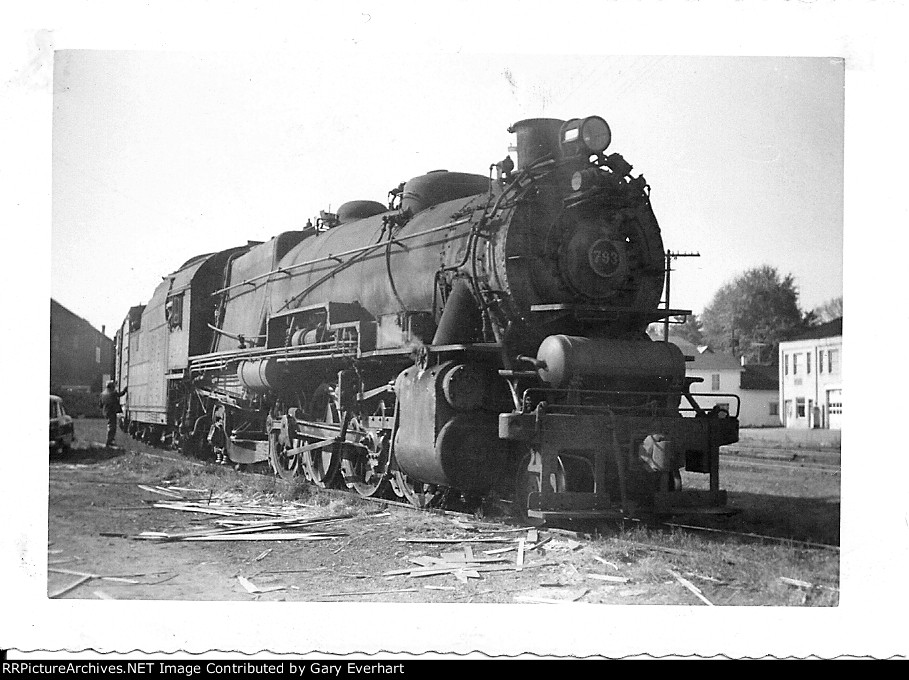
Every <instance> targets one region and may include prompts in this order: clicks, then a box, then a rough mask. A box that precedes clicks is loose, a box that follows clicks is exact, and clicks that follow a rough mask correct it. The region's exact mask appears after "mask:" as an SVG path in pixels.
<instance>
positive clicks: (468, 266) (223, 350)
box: [117, 116, 738, 520]
mask: <svg viewBox="0 0 909 680" xmlns="http://www.w3.org/2000/svg"><path fill="white" fill-rule="evenodd" d="M509 131H511V132H513V133H515V134H516V143H517V164H516V165H515V164H514V163H512V161H511V159H510V158H506V159H505V160H504V161H502V162H500V163H495V164H492V165H490V168H489V175H488V176H487V175H474V174H465V173H455V172H447V171H436V172H430V173H428V174H426V175H423V176H420V177H416V178H414V179H411V180H410V181H407V182H405V183H403V184H401V185H400V186H398V187H396V188H395V189H393V190H392V191H391V192H389V198H390V202H389V203H388V204H383V203H379V202H375V201H363V200H359V201H352V202H350V203H345V204H344V205H342V206H341V207H340V208H339V209H338V210H337V212H336V213H326V212H323V213H321V214H320V217H319V219H318V220H317V221H316V224H315V225H311V224H308V225H307V227H306V228H305V229H303V230H300V231H290V232H285V233H282V234H280V235H279V236H277V237H275V238H273V239H271V240H269V241H267V242H262V243H249V244H247V245H244V246H241V247H237V248H233V249H230V250H225V251H222V252H217V253H210V254H206V255H200V256H198V257H194V258H192V259H191V260H189V261H188V262H186V263H185V264H184V265H183V266H182V267H180V268H179V269H178V270H177V271H175V272H174V273H172V274H170V275H169V276H167V277H166V278H165V279H164V280H163V281H162V283H161V284H160V285H159V286H158V288H157V289H156V290H155V293H154V295H153V296H152V298H151V300H150V301H149V302H148V304H147V305H144V306H138V307H134V308H132V309H131V310H130V312H129V314H128V316H127V318H126V319H125V321H124V323H123V325H122V327H121V329H120V331H119V332H118V337H117V351H118V381H119V388H120V389H124V388H126V389H127V395H126V397H125V399H124V401H125V403H124V416H123V426H124V428H125V429H127V430H128V431H129V432H130V433H131V434H133V435H134V436H137V437H142V438H144V439H146V440H148V441H151V442H164V443H166V444H168V445H173V446H180V447H181V448H182V449H183V450H184V451H185V452H187V453H193V454H196V455H205V454H206V447H207V443H206V434H207V433H208V432H209V429H210V427H211V425H212V423H213V421H214V419H215V418H216V417H217V416H220V422H222V423H223V424H224V428H225V434H226V440H227V451H226V453H227V455H228V456H229V458H230V459H231V460H232V461H234V462H235V463H241V464H243V463H245V464H249V463H256V462H262V461H265V460H267V461H269V463H270V465H271V467H272V468H273V469H274V471H275V472H276V473H277V474H279V475H281V476H282V477H291V476H294V475H305V476H306V478H307V479H309V480H310V481H312V482H313V483H315V484H317V485H320V486H330V485H340V486H347V487H348V488H351V489H353V490H355V491H356V492H357V493H359V494H361V495H364V496H377V495H383V494H396V495H397V496H399V497H404V498H406V499H408V500H409V501H410V502H411V503H413V504H414V505H416V506H421V507H422V506H426V505H428V504H432V503H439V502H441V501H442V500H443V499H445V498H452V497H454V496H456V497H458V498H459V499H467V500H468V501H474V502H476V501H479V500H480V499H482V498H483V497H485V496H488V495H490V494H495V495H496V496H497V497H499V498H503V499H507V500H510V501H512V502H513V503H514V507H515V509H516V512H517V514H518V515H519V516H522V517H526V518H532V519H535V520H544V519H546V518H552V517H559V516H571V517H586V516H608V515H613V514H615V513H633V512H635V511H637V510H642V509H644V510H660V509H671V508H674V507H679V506H690V505H692V504H698V505H701V504H714V505H717V504H722V503H724V502H725V498H724V493H723V492H722V491H720V489H719V475H718V456H719V446H720V445H723V444H728V443H732V442H734V441H736V440H737V437H738V421H737V419H736V418H735V417H732V416H730V415H729V414H728V413H726V412H725V411H717V410H707V409H705V408H703V407H702V406H701V405H699V402H698V399H697V395H695V394H692V392H691V385H692V382H694V381H693V380H692V379H688V378H686V377H685V357H684V356H683V355H682V353H681V351H680V350H679V349H678V348H677V347H676V346H675V345H673V344H671V343H669V342H660V341H652V340H651V339H650V338H649V337H648V335H647V334H646V332H645V331H646V328H647V326H648V324H650V323H652V322H654V321H659V320H663V319H668V318H669V317H672V316H677V315H679V314H684V313H685V312H684V311H682V310H674V309H670V308H669V301H668V300H663V299H662V295H663V289H664V282H665V280H666V275H667V271H666V270H667V265H666V262H667V260H666V256H665V253H664V251H663V243H662V239H661V237H660V229H659V226H658V224H657V221H656V219H655V217H654V214H653V211H652V209H651V205H650V200H649V186H648V185H647V184H646V182H645V180H644V178H643V177H640V176H638V177H633V176H632V175H631V174H630V173H631V169H632V167H631V165H629V164H628V163H627V162H626V161H625V160H624V159H623V158H622V156H620V155H619V154H617V153H611V154H607V153H606V149H607V148H608V146H609V144H610V138H611V134H610V130H609V126H608V125H607V123H606V122H605V121H604V120H603V119H602V118H599V117H596V116H593V117H588V118H584V119H573V120H569V121H562V120H555V119H531V120H524V121H521V122H519V123H516V124H515V125H514V126H513V127H512V128H510V129H509ZM713 396H715V395H713ZM733 398H734V397H733ZM681 468H685V469H686V470H689V471H693V472H701V473H706V474H708V475H709V480H710V483H709V490H701V491H694V490H689V489H686V490H682V489H681V475H680V472H679V471H680V469H681Z"/></svg>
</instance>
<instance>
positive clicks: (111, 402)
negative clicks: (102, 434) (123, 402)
mask: <svg viewBox="0 0 909 680" xmlns="http://www.w3.org/2000/svg"><path fill="white" fill-rule="evenodd" d="M124 394H126V390H125V389H124V390H122V391H121V392H117V387H116V385H114V381H113V380H111V381H110V382H108V383H107V387H105V388H104V391H103V392H102V393H101V398H100V400H99V401H98V405H99V406H100V407H101V410H102V411H103V412H104V417H105V418H107V443H106V444H105V446H113V445H114V440H115V439H116V437H117V414H119V413H122V412H123V409H122V408H121V407H120V397H122V396H123V395H124Z"/></svg>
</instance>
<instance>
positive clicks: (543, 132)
mask: <svg viewBox="0 0 909 680" xmlns="http://www.w3.org/2000/svg"><path fill="white" fill-rule="evenodd" d="M564 123H565V121H564V120H559V119H558V118H527V119H526V120H519V121H518V122H517V123H515V124H514V125H512V126H511V127H510V128H508V131H509V132H513V133H514V134H515V135H517V151H518V162H517V168H516V170H523V169H524V168H526V167H527V166H528V165H530V164H531V163H534V162H535V161H538V160H540V159H541V158H543V157H544V156H548V155H550V154H552V157H553V158H556V159H557V158H558V157H559V130H561V129H562V125H563V124H564Z"/></svg>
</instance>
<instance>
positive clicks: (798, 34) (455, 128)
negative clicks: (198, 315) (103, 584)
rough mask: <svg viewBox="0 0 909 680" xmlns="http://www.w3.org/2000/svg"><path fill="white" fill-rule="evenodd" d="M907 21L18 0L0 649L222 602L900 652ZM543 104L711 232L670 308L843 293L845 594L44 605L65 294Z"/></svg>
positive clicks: (667, 639) (463, 632) (143, 639)
mask: <svg viewBox="0 0 909 680" xmlns="http://www.w3.org/2000/svg"><path fill="white" fill-rule="evenodd" d="M907 19H909V7H907V6H906V5H905V3H902V2H898V1H897V0H876V1H870V0H852V1H851V2H835V1H830V0H814V1H806V2H784V1H782V0H779V1H777V0H739V1H736V2H728V1H727V0H701V1H700V2H675V3H668V2H658V1H654V0H634V1H630V2H625V1H624V0H615V1H613V2H609V1H608V0H598V1H589V0H575V2H572V3H561V4H555V3H547V2H530V1H529V0H525V1H524V2H513V1H512V0H497V1H496V2H488V1H479V0H460V1H457V0H456V1H453V2H447V3H426V2H403V1H398V0H385V1H383V2H369V1H367V0H350V1H348V2H344V3H336V2H294V3H287V2H283V1H281V0H273V1H272V2H252V1H250V2H241V1H238V0H220V1H218V2H214V1H211V0H181V1H180V2H174V1H171V0H159V1H156V2H154V3H149V2H145V1H141V2H140V1H139V0H119V1H118V2H108V1H106V0H93V1H92V2H87V1H82V2H71V1H70V2H53V1H51V0H34V1H33V2H31V3H11V4H10V5H9V7H6V8H5V9H4V21H3V22H2V24H0V66H2V69H3V70H2V72H0V152H2V153H0V187H2V188H0V208H2V212H0V223H2V224H3V226H4V235H5V237H6V238H5V245H6V249H5V254H6V258H5V266H4V277H5V278H4V283H5V285H4V286H2V287H0V301H2V305H3V306H2V309H3V312H4V313H3V314H2V315H0V324H2V331H0V338H2V342H3V349H4V355H3V356H4V359H5V362H4V377H5V378H6V384H7V387H8V389H7V390H6V395H7V401H6V403H4V406H5V407H6V408H5V410H4V412H5V413H6V414H7V421H6V422H7V424H8V427H7V428H6V430H5V437H4V440H3V444H4V459H3V460H4V461H5V465H6V467H5V468H4V469H5V471H7V472H8V473H10V472H11V473H12V474H5V475H4V476H3V481H2V482H0V485H2V487H0V488H2V492H0V516H3V517H5V518H8V519H9V521H8V522H7V525H6V529H5V530H4V531H3V532H0V576H2V577H3V578H4V583H5V585H6V590H5V591H4V592H5V593H6V594H7V595H8V599H9V608H10V610H11V611H16V612H17V616H16V617H5V618H2V617H0V647H2V646H15V647H17V648H20V649H63V648H66V649H69V648H75V649H84V648H85V647H87V646H93V647H94V648H96V649H102V650H110V649H120V650H123V649H134V648H135V647H136V646H137V644H139V645H141V647H142V648H144V649H151V650H156V649H157V650H175V649H194V650H197V651H198V650H204V649H211V648H215V647H216V646H217V642H218V635H217V633H218V631H217V630H216V627H214V626H207V625H205V623H204V622H211V621H230V622H232V623H233V624H235V625H243V626H246V627H247V628H248V629H249V630H250V646H249V648H248V649H247V650H246V651H255V650H257V649H263V648H270V649H284V650H287V649H294V650H297V649H299V648H300V646H301V645H315V646H314V647H310V648H309V649H317V650H318V649H321V650H328V651H331V650H333V649H335V647H334V645H336V644H338V641H341V642H343V643H344V644H345V645H346V647H345V648H346V649H350V646H351V645H356V647H357V648H358V649H361V650H364V651H367V652H373V653H374V652H378V651H381V650H389V649H391V650H402V651H408V650H418V651H419V650H427V649H429V650H433V649H443V650H457V651H461V652H469V651H472V650H475V649H482V650H483V651H495V652H503V650H506V652H507V651H508V650H510V653H514V650H515V649H517V650H519V651H520V650H527V651H533V652H534V653H549V654H556V655H563V654H589V653H601V654H605V655H608V656H612V657H620V656H623V655H626V654H635V653H642V652H646V653H650V654H656V655H663V654H691V653H696V652H700V653H702V654H707V655H712V654H727V655H730V656H733V657H740V656H762V655H765V654H768V653H771V654H776V655H778V656H782V655H786V654H794V655H796V656H804V655H806V654H818V655H821V656H828V657H829V656H836V655H841V654H863V655H872V656H874V655H876V656H887V655H890V654H893V653H895V651H897V650H898V651H899V652H901V653H903V654H907V653H909V650H907V648H906V638H905V633H904V628H905V626H903V625H901V622H902V620H903V619H904V614H905V611H906V610H907V608H909V590H907V589H906V588H905V587H904V585H903V584H904V581H905V573H906V565H907V564H909V507H907V500H906V494H905V489H904V488H903V487H904V486H905V479H907V477H909V459H907V457H906V456H904V455H900V453H901V451H902V448H901V444H900V442H901V439H900V437H899V436H898V435H897V436H894V427H893V425H892V421H893V420H896V421H897V428H896V432H897V433H898V432H899V429H898V421H899V419H900V417H901V415H902V412H901V410H900V405H901V404H902V403H903V402H904V401H905V398H904V394H903V392H904V390H905V387H904V386H905V384H906V380H907V378H909V375H907V371H906V367H905V365H904V362H902V360H901V358H900V357H901V356H902V354H901V351H900V346H899V343H900V342H901V339H902V338H903V337H906V331H907V330H909V329H907V328H906V326H907V324H906V321H907V320H909V314H907V313H906V311H905V309H904V308H903V307H901V306H900V304H899V300H900V299H901V298H902V296H903V291H904V290H905V280H904V279H905V270H906V267H905V264H904V260H905V253H906V252H907V246H909V243H907V240H909V239H907V235H906V234H907V230H906V225H907V224H909V204H907V201H906V200H905V191H906V189H905V188H906V186H907V183H906V179H907V178H906V172H905V169H904V165H905V161H904V159H905V157H906V152H907V150H909V143H907V141H909V137H907V136H909V126H907V125H906V124H905V121H906V120H907V119H909V108H907V104H906V98H905V85H904V83H906V82H909V78H907V76H909V68H907V67H909V50H907V47H906V40H905V26H906V25H907ZM743 57H745V58H743ZM755 57H756V58H755ZM843 60H845V61H843ZM844 79H845V96H844V89H843V84H844ZM844 110H845V114H844ZM541 115H543V116H553V117H580V116H586V115H601V116H603V117H604V118H605V119H606V120H607V121H609V123H610V125H611V127H612V132H613V144H612V146H611V147H610V148H611V150H612V151H616V152H619V153H621V154H623V155H624V156H625V157H626V158H627V160H628V161H629V162H630V163H632V164H633V165H634V169H635V173H643V174H644V176H645V177H646V178H647V180H648V182H649V183H650V185H651V186H652V201H653V205H654V210H655V212H656V215H657V218H658V219H659V221H660V224H661V227H662V230H663V238H664V243H665V246H666V247H667V248H670V249H672V250H676V251H696V252H699V253H700V254H701V257H700V258H686V259H683V260H680V261H679V262H678V263H677V270H676V272H674V276H673V284H672V287H673V298H672V303H673V307H683V308H690V309H694V310H695V311H699V310H700V309H702V308H703V306H704V305H705V304H707V302H709V299H710V296H711V295H712V294H713V292H714V291H715V290H716V289H717V288H719V287H720V286H721V285H722V284H723V283H725V282H726V281H727V280H728V279H730V278H731V277H733V276H735V275H736V274H737V273H739V272H740V271H742V270H743V269H745V268H747V267H750V266H756V265H761V264H770V265H773V266H776V267H777V268H778V269H779V270H780V271H781V272H782V273H791V274H792V275H793V277H794V279H795V281H796V283H797V285H798V286H799V289H800V293H801V300H800V301H801V305H802V308H803V309H808V308H811V307H813V306H814V305H817V304H820V303H822V302H824V301H826V300H828V299H830V298H832V297H836V296H838V295H839V294H841V293H842V294H843V296H844V299H845V306H846V307H847V308H848V309H849V319H848V320H847V321H846V324H845V329H846V330H845V335H844V356H845V360H844V362H843V374H844V384H845V385H846V392H847V394H848V396H847V403H848V404H849V405H848V409H847V413H846V414H845V415H844V418H845V422H846V426H845V427H844V430H843V434H842V436H843V452H844V455H843V468H842V471H843V476H842V513H843V514H842V527H841V528H842V545H843V549H842V552H841V553H840V555H839V558H840V566H841V569H842V584H841V591H842V598H841V603H840V606H839V607H836V608H831V609H830V610H829V611H802V610H800V609H798V608H767V607H760V608H723V609H722V611H716V610H713V611H707V610H705V609H703V608H688V607H676V608H663V607H646V608H642V607H622V608H621V609H620V610H616V609H615V608H608V610H607V611H606V615H604V612H603V610H602V609H600V608H581V607H578V608H569V607H566V608H550V609H548V610H547V611H546V617H545V619H543V618H541V617H538V616H526V615H525V614H526V611H527V610H526V609H523V608H519V609H515V608H513V607H501V608H491V609H490V608H486V607H483V606H482V605H476V606H475V607H477V608H474V606H471V607H454V608H451V609H449V608H445V610H444V613H443V615H441V616H440V615H439V611H437V610H435V609H433V610H431V611H428V612H427V611H425V610H424V611H420V612H418V613H415V612H414V610H413V609H410V608H406V607H405V608H398V607H394V606H391V605H382V606H381V607H378V606H377V607H374V608H370V607H365V606H364V607H359V606H354V605H351V606H350V607H349V608H348V607H341V606H339V605H325V606H324V607H322V606H318V605H311V606H306V607H301V608H293V609H292V610H287V608H284V609H281V608H280V605H279V604H278V605H276V607H275V608H271V607H269V606H268V605H264V606H259V605H263V603H256V604H255V605H253V604H250V605H248V606H246V605H244V604H243V603H230V604H229V605H223V606H222V605H219V604H217V603H184V604H185V606H184V605H181V604H175V603H138V602H135V603H115V604H116V605H117V606H116V608H113V607H112V608H110V609H104V610H99V609H98V608H97V607H94V606H92V605H95V604H97V603H92V602H77V601H66V602H53V603H48V601H47V600H46V572H45V560H46V550H47V545H46V541H47V533H46V532H47V516H46V512H47V503H46V493H47V474H48V467H47V465H46V464H45V461H46V459H45V458H44V448H43V447H44V444H43V439H40V438H38V439H36V434H35V433H41V432H43V429H44V427H45V424H44V423H45V421H44V419H43V413H44V406H43V404H44V403H46V401H45V400H46V386H47V372H46V371H47V370H48V366H47V356H48V353H49V337H48V335H49V334H48V333H47V330H46V329H47V314H48V303H47V300H48V297H51V296H53V297H55V298H56V299H57V300H58V301H59V302H61V303H62V304H64V305H65V306H67V307H68V308H69V309H71V310H72V311H74V312H75V313H77V314H79V315H80V316H83V317H84V318H86V319H87V320H89V321H90V322H91V323H92V324H93V325H95V326H96V327H98V328H100V327H101V326H102V325H103V326H106V329H107V333H108V335H112V334H113V330H114V329H115V328H116V326H117V325H119V323H120V322H121V321H122V319H123V318H124V316H125V314H126V312H127V310H128V308H129V307H130V306H132V305H135V304H139V303H142V302H147V301H148V299H149V297H150V296H151V294H152V292H153V290H154V288H155V286H156V285H157V283H158V282H159V281H160V280H161V277H162V276H164V275H166V274H167V273H169V272H171V271H173V270H174V269H176V268H177V267H179V266H180V264H182V263H183V262H184V261H186V260H187V259H189V258H190V257H192V256H193V255H196V254H198V253H201V252H209V251H212V250H217V249H220V248H225V247H230V246H233V245H237V244H238V243H245V242H246V240H248V239H251V240H258V239H263V238H268V237H270V236H272V235H275V234H277V233H279V232H280V231H282V230H285V229H292V228H295V227H299V226H300V225H301V224H304V223H305V221H306V219H307V218H308V217H311V216H313V215H315V214H317V213H318V211H319V210H320V209H327V208H328V207H329V206H331V207H337V206H338V205H340V204H341V203H342V202H344V201H346V200H350V199H361V198H372V199H376V200H384V198H385V193H386V191H387V190H388V189H389V188H391V187H392V186H396V185H397V184H398V183H399V182H400V181H401V180H404V179H407V178H409V177H412V176H415V175H419V174H422V173H424V172H426V171H427V170H433V169H439V168H446V169H449V170H461V171H470V172H479V173H485V172H486V171H487V168H488V167H489V164H490V163H492V162H494V161H497V160H500V159H501V158H502V157H503V156H504V153H505V151H506V149H507V147H508V145H509V144H510V143H511V142H512V138H511V136H510V135H508V134H507V133H506V128H507V127H508V126H509V125H511V124H512V123H514V122H515V121H517V120H519V119H522V118H526V117H529V116H541ZM844 150H845V156H843V152H844ZM843 158H845V161H844V160H843ZM844 185H845V188H846V190H845V192H843V186H844ZM888 340H889V342H885V341H888ZM39 403H40V404H42V406H41V408H37V407H34V408H33V406H34V405H36V404H39ZM23 452H25V454H27V455H23ZM32 454H33V455H32ZM61 469H64V468H61ZM112 540H113V539H112ZM84 557H85V559H86V560H87V561H86V562H85V564H86V565H87V566H88V565H90V556H88V555H86V556H84ZM791 576H793V577H798V574H792V575H791ZM52 605H53V606H52ZM158 605H160V606H158ZM102 612H103V613H102ZM616 613H618V614H619V615H618V616H614V614H616ZM443 620H444V625H440V621H443ZM200 621H201V622H203V624H202V625H200ZM310 621H318V625H317V626H311V625H307V623H308V622H310ZM351 621H356V622H357V626H356V630H355V631H354V632H351ZM541 621H545V626H541ZM301 622H302V624H301ZM479 622H482V625H480V623H479ZM301 630H305V635H304V636H303V637H301ZM259 631H261V633H260V632H259ZM667 631H670V632H668V633H667ZM137 640H138V641H139V642H138V643H137ZM61 645H67V647H61ZM319 645H321V646H319ZM591 650H594V651H593V652H591Z"/></svg>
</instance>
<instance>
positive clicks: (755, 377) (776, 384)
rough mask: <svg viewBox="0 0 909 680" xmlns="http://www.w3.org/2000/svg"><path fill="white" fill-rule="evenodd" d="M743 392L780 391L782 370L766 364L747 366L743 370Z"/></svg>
mask: <svg viewBox="0 0 909 680" xmlns="http://www.w3.org/2000/svg"><path fill="white" fill-rule="evenodd" d="M741 388H742V389H743V390H779V389H780V369H779V367H778V366H768V365H765V364H746V365H745V366H744V368H743V369H742V382H741Z"/></svg>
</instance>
